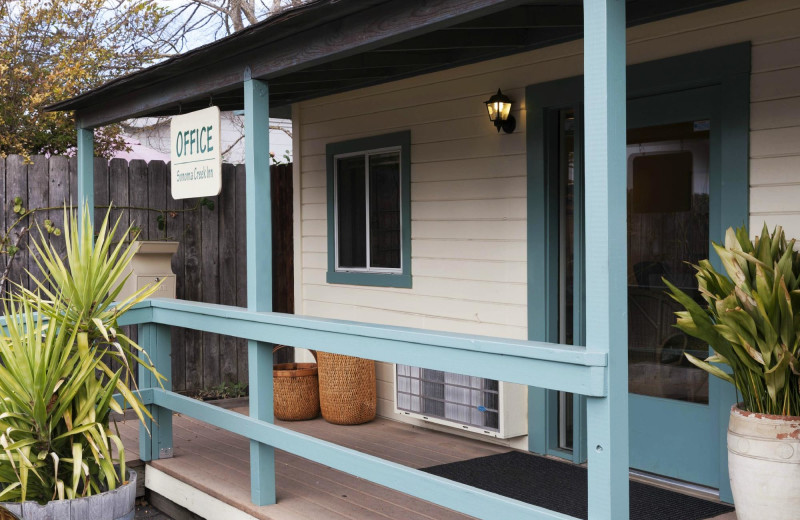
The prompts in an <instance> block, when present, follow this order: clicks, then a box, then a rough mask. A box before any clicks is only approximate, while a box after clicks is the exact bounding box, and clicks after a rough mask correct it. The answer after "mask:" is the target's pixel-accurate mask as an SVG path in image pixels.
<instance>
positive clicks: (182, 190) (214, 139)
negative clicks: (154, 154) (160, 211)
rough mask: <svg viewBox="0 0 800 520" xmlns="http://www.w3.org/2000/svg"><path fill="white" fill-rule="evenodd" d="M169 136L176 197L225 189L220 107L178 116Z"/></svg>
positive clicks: (207, 193)
mask: <svg viewBox="0 0 800 520" xmlns="http://www.w3.org/2000/svg"><path fill="white" fill-rule="evenodd" d="M169 138H170V143H171V146H170V149H171V150H170V151H171V153H170V158H171V161H172V183H171V185H172V198H174V199H190V198H196V197H213V196H214V195H219V192H220V191H221V190H222V153H221V150H220V118H219V107H209V108H205V109H203V110H198V111H196V112H192V113H189V114H184V115H180V116H174V117H173V118H172V123H171V124H170V126H169Z"/></svg>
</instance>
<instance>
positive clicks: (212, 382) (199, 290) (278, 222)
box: [0, 155, 294, 391]
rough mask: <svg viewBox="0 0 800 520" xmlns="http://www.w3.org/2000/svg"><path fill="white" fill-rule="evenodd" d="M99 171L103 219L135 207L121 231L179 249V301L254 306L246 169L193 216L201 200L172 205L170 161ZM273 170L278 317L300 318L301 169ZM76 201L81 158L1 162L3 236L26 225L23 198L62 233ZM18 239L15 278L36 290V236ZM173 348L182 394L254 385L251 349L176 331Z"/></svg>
mask: <svg viewBox="0 0 800 520" xmlns="http://www.w3.org/2000/svg"><path fill="white" fill-rule="evenodd" d="M94 169H95V181H94V182H95V205H96V206H97V209H96V210H95V217H96V219H100V218H102V217H103V215H104V214H105V211H106V210H105V209H103V208H100V206H107V205H108V204H109V203H112V204H113V205H114V206H115V207H120V208H126V209H114V210H112V216H113V217H114V218H116V217H117V216H120V215H121V217H122V227H127V225H128V224H130V223H131V222H133V223H134V225H136V226H138V227H139V228H141V235H140V236H141V238H142V239H144V240H158V239H162V238H165V237H166V238H169V239H172V240H177V241H179V242H180V247H179V248H178V252H177V254H176V255H175V256H174V257H173V259H172V270H173V272H174V273H175V274H176V281H177V297H178V298H182V299H186V300H191V301H198V302H206V303H221V304H225V305H238V306H242V307H244V306H246V305H247V278H246V251H245V243H246V241H245V222H246V220H245V191H244V190H245V179H244V171H245V170H244V165H235V166H234V165H231V164H225V165H223V168H222V183H223V185H222V193H221V194H220V195H219V196H216V197H209V200H210V201H211V202H212V203H213V205H214V209H213V210H210V209H208V208H207V207H200V208H199V209H197V210H192V208H194V207H196V206H197V204H198V200H197V199H187V200H174V199H173V198H172V197H171V196H170V188H169V164H165V163H164V162H163V161H151V162H150V163H146V162H145V161H141V160H134V161H131V162H130V163H128V162H127V161H125V160H123V159H112V160H111V161H106V160H104V159H101V158H95V163H94ZM271 170H272V200H273V244H274V254H273V256H274V258H273V280H275V284H274V289H273V302H274V303H273V308H274V310H275V311H278V312H293V310H294V292H293V273H294V266H293V258H292V253H293V250H292V165H291V164H284V165H276V166H273V167H272V168H271ZM76 193H77V180H76V161H75V159H74V158H66V157H57V156H53V157H49V158H48V157H45V156H33V157H31V158H30V161H25V160H24V158H22V157H20V156H15V155H11V156H8V157H6V158H5V159H3V158H0V196H2V198H3V199H2V200H3V201H4V204H3V210H2V211H0V229H2V230H5V229H7V228H8V227H9V226H10V225H11V224H13V222H14V221H15V220H16V219H17V218H18V217H19V215H18V214H16V213H14V211H13V206H14V202H13V201H14V198H15V197H20V198H21V199H22V200H23V206H24V207H25V208H28V209H33V208H53V209H49V210H47V211H37V212H36V214H35V219H36V221H38V222H39V223H40V224H41V223H42V222H43V221H44V220H45V219H48V218H49V219H50V220H52V221H53V223H54V224H55V225H56V226H57V227H62V225H63V218H62V210H61V209H60V208H61V207H62V206H63V205H64V203H65V202H66V203H70V201H74V200H75V199H76ZM56 208H58V209H56ZM147 208H151V209H158V210H166V217H165V218H164V220H165V229H164V230H160V229H159V215H161V213H160V212H158V211H150V210H148V209H147ZM19 229H21V228H19V227H18V228H17V230H19ZM9 238H10V240H11V242H12V243H16V241H17V240H19V246H20V251H19V253H17V255H16V257H15V258H14V260H13V262H12V264H11V266H10V269H9V279H10V280H11V281H15V282H21V283H22V284H23V285H25V286H28V285H29V283H30V282H29V279H28V276H27V274H26V272H25V270H26V269H29V270H30V271H31V272H32V273H34V274H39V270H38V268H37V266H36V263H35V261H34V259H33V258H31V257H30V253H29V252H28V251H27V240H28V238H29V237H28V235H27V234H25V233H23V234H22V235H21V236H20V234H19V233H17V232H12V233H11V234H10V237H9ZM172 345H173V347H172V356H173V357H172V374H173V388H174V389H175V390H176V391H195V390H199V389H203V388H212V387H215V386H218V385H220V384H222V383H237V382H239V383H247V345H246V342H244V341H243V340H238V339H234V338H230V337H226V336H219V335H216V334H208V333H201V332H198V331H190V330H184V329H175V330H174V331H173V338H172ZM286 354H290V353H286ZM286 354H282V356H285V355H286Z"/></svg>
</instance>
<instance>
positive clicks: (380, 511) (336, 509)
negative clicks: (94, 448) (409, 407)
mask: <svg viewBox="0 0 800 520" xmlns="http://www.w3.org/2000/svg"><path fill="white" fill-rule="evenodd" d="M234 410H236V411H238V412H241V413H247V409H246V408H235V409H234ZM277 422H278V423H279V424H281V425H282V426H285V427H287V428H290V429H292V430H295V431H299V432H302V433H305V434H308V435H312V436H314V437H318V438H321V439H325V440H328V441H331V442H335V443H336V444H340V445H342V446H346V447H348V448H352V449H355V450H358V451H361V452H364V453H369V454H371V455H376V456H380V457H381V458H384V459H387V460H390V461H393V462H396V463H399V464H403V465H406V466H410V467H414V468H422V467H427V466H433V465H436V464H444V463H447V462H456V461H459V460H466V459H471V458H474V457H482V456H486V455H493V454H496V453H503V452H505V451H508V449H507V448H504V447H502V446H495V445H491V444H487V443H485V442H480V441H475V440H470V439H465V438H463V437H458V436H455V435H449V434H445V433H440V432H436V431H431V430H426V429H422V428H415V427H412V426H409V425H406V424H402V423H398V422H395V421H390V420H387V419H380V418H379V419H377V420H375V421H373V422H371V423H368V424H365V425H360V426H336V425H332V424H329V423H327V422H325V421H324V420H322V419H316V420H313V421H302V422H281V421H277ZM118 425H119V427H120V433H121V434H122V437H123V441H124V443H125V447H126V459H128V460H134V459H138V436H139V428H138V422H136V421H135V420H133V419H130V420H126V421H121V422H119V423H118ZM173 430H174V457H173V458H171V459H166V460H158V461H153V462H152V463H151V466H152V467H153V468H154V469H156V470H158V471H160V472H163V473H164V474H166V475H169V476H170V477H173V478H175V479H177V480H178V481H180V482H183V483H185V484H188V485H189V486H191V487H193V488H196V489H198V490H200V491H202V492H203V493H205V494H207V495H210V496H211V497H214V498H215V499H217V500H219V501H222V502H224V503H225V504H228V505H230V506H233V507H234V508H236V509H239V510H241V511H243V512H244V513H247V514H249V515H251V516H252V517H254V518H257V519H262V520H301V519H309V520H321V519H324V520H329V519H330V520H345V519H353V520H355V519H357V520H366V519H382V520H387V519H393V520H463V519H467V518H471V517H468V516H465V515H462V514H460V513H456V512H453V511H451V510H449V509H444V508H442V507H439V506H436V505H433V504H431V503H429V502H426V501H423V500H419V499H416V498H413V497H410V496H408V495H405V494H403V493H399V492H396V491H393V490H391V489H388V488H386V487H383V486H380V485H377V484H373V483H371V482H368V481H366V480H363V479H360V478H357V477H353V476H351V475H348V474H346V473H342V472H339V471H336V470H333V469H330V468H328V467H326V466H323V465H320V464H317V463H314V462H311V461H308V460H306V459H303V458H300V457H297V456H295V455H291V454H289V453H286V452H282V451H277V450H276V455H275V458H276V473H277V497H278V503H277V504H276V505H272V506H264V507H257V506H254V505H252V503H251V502H250V474H249V471H250V461H249V441H248V440H247V439H245V438H244V437H241V436H239V435H235V434H232V433H229V432H227V431H225V430H222V429H220V428H216V427H214V426H210V425H208V424H206V423H203V422H200V421H197V420H195V419H192V418H189V417H184V416H176V417H175V419H174V421H173ZM154 491H157V492H159V490H158V489H155V490H154ZM195 512H197V513H199V514H201V515H202V514H203V513H202V512H200V511H195ZM207 520H223V519H221V518H212V517H210V516H209V517H207ZM719 520H735V516H733V515H732V514H731V515H730V516H728V515H725V516H723V517H719Z"/></svg>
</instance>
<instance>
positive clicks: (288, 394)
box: [272, 363, 320, 421]
mask: <svg viewBox="0 0 800 520" xmlns="http://www.w3.org/2000/svg"><path fill="white" fill-rule="evenodd" d="M272 388H273V398H274V405H273V406H274V410H275V418H276V419H280V420H282V421H305V420H308V419H313V418H315V417H317V416H318V415H319V410H320V408H319V377H318V374H317V364H316V363H280V364H277V365H274V366H273V368H272Z"/></svg>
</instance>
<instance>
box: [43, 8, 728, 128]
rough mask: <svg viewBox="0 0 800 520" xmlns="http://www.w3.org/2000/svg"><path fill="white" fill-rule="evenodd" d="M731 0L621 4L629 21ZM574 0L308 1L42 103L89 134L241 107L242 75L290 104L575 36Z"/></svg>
mask: <svg viewBox="0 0 800 520" xmlns="http://www.w3.org/2000/svg"><path fill="white" fill-rule="evenodd" d="M736 1H739V0H627V1H626V9H627V25H628V26H633V25H638V24H642V23H647V22H651V21H655V20H658V19H662V18H667V17H671V16H677V15H680V14H685V13H689V12H692V11H697V10H701V9H708V8H711V7H717V6H720V5H724V4H728V3H733V2H736ZM582 8H583V6H582V2H581V1H580V0H403V1H398V0H312V1H311V2H309V3H307V4H305V5H302V6H300V7H297V8H294V9H289V10H287V11H284V12H283V13H281V14H279V15H277V16H273V17H270V18H268V19H266V20H264V21H262V22H260V23H257V24H254V25H252V26H250V27H247V28H246V29H244V30H242V31H240V32H238V33H236V34H234V35H232V36H229V37H227V38H223V39H221V40H218V41H216V42H214V43H211V44H208V45H205V46H202V47H199V48H197V49H195V50H192V51H189V52H187V53H184V54H181V55H179V56H176V57H173V58H171V59H169V60H166V61H163V62H161V63H159V64H156V65H153V66H152V67H149V68H147V69H144V70H142V71H138V72H135V73H132V74H129V75H126V76H123V77H120V78H117V79H115V80H112V81H109V82H108V83H106V84H104V85H102V86H100V87H98V88H95V89H93V90H90V91H88V92H86V93H84V94H81V95H79V96H77V97H75V98H72V99H69V100H65V101H61V102H58V103H55V104H53V105H50V106H49V107H47V110H48V111H75V112H76V119H77V122H78V125H79V126H80V127H82V128H95V127H99V126H103V125H107V124H110V123H114V122H117V121H120V120H124V119H128V118H132V117H145V116H162V115H174V114H178V113H181V112H191V111H193V110H198V109H201V108H205V107H206V106H209V105H210V104H214V105H217V106H219V107H220V108H221V109H222V110H240V109H242V108H244V95H243V90H242V88H241V86H242V83H243V82H244V81H245V80H247V79H261V80H266V81H268V82H269V85H270V96H269V98H270V113H271V115H274V116H276V117H289V116H290V113H291V110H290V107H291V104H292V103H295V102H298V101H303V100H307V99H313V98H317V97H321V96H326V95H329V94H333V93H337V92H343V91H348V90H354V89H358V88H362V87H366V86H370V85H376V84H380V83H386V82H390V81H395V80H398V79H401V78H406V77H411V76H416V75H420V74H425V73H428V72H433V71H436V70H441V69H446V68H451V67H456V66H460V65H465V64H469V63H475V62H480V61H484V60H488V59H492V58H497V57H501V56H506V55H510V54H515V53H518V52H523V51H526V50H531V49H536V48H541V47H546V46H549V45H554V44H557V43H561V42H565V41H569V40H574V39H578V38H581V37H582V35H583V12H582Z"/></svg>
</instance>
